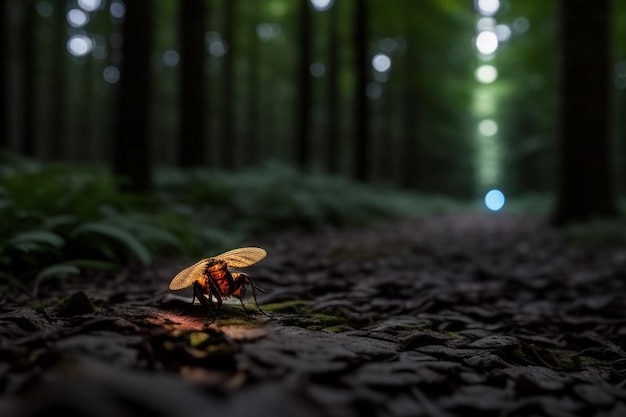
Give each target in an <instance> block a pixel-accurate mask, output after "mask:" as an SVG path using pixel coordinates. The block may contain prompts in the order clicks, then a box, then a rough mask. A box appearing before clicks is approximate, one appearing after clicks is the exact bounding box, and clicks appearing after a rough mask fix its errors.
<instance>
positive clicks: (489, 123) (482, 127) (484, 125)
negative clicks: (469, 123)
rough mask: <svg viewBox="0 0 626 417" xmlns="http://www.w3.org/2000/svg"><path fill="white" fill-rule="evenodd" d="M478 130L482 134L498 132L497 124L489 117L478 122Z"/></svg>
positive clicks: (489, 134)
mask: <svg viewBox="0 0 626 417" xmlns="http://www.w3.org/2000/svg"><path fill="white" fill-rule="evenodd" d="M478 130H479V132H480V133H481V135H483V136H494V135H495V134H496V133H498V124H497V123H496V122H495V121H493V120H491V119H485V120H483V121H481V122H480V123H479V124H478Z"/></svg>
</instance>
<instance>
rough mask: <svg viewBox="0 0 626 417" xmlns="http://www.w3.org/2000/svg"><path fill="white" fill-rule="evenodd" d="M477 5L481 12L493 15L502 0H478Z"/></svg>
mask: <svg viewBox="0 0 626 417" xmlns="http://www.w3.org/2000/svg"><path fill="white" fill-rule="evenodd" d="M476 6H477V7H478V11H479V12H480V13H481V14H484V15H485V16H491V15H493V14H495V13H496V12H497V11H498V9H499V8H500V0H478V1H477V2H476Z"/></svg>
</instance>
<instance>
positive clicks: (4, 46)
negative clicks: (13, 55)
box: [0, 0, 9, 150]
mask: <svg viewBox="0 0 626 417" xmlns="http://www.w3.org/2000/svg"><path fill="white" fill-rule="evenodd" d="M7 12H8V10H7V2H6V0H1V1H0V56H3V57H5V59H3V60H2V62H0V150H7V149H8V148H9V128H8V124H7V123H8V121H9V115H8V112H9V106H8V103H7V102H8V99H9V94H8V93H9V92H8V80H7V76H8V71H7V66H8V62H9V60H8V59H7V58H6V57H7V56H8V53H9V51H8V49H9V48H8V38H7V33H8V27H7V26H8V24H9V19H8V13H7Z"/></svg>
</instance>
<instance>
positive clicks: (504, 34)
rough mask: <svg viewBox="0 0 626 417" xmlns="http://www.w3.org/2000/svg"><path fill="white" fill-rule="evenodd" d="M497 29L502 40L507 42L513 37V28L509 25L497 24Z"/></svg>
mask: <svg viewBox="0 0 626 417" xmlns="http://www.w3.org/2000/svg"><path fill="white" fill-rule="evenodd" d="M495 31H496V36H497V37H498V41H500V42H506V41H508V40H509V38H511V28H510V27H509V26H508V25H504V24H502V25H496V29H495Z"/></svg>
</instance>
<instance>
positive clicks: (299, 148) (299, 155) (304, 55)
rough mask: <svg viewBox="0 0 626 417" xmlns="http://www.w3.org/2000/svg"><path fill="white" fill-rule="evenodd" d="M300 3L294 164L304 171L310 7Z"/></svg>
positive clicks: (304, 0) (308, 115)
mask: <svg viewBox="0 0 626 417" xmlns="http://www.w3.org/2000/svg"><path fill="white" fill-rule="evenodd" d="M299 1H300V22H299V25H298V75H297V76H298V86H297V88H298V89H297V93H296V94H297V96H296V112H297V113H296V125H295V128H296V129H295V130H296V132H295V135H296V137H295V141H296V164H297V165H298V167H299V168H300V169H302V170H304V171H306V170H307V169H308V168H309V164H310V163H311V133H310V128H311V126H310V118H311V87H312V85H311V73H310V66H311V47H312V44H311V6H310V5H309V0H299Z"/></svg>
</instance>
